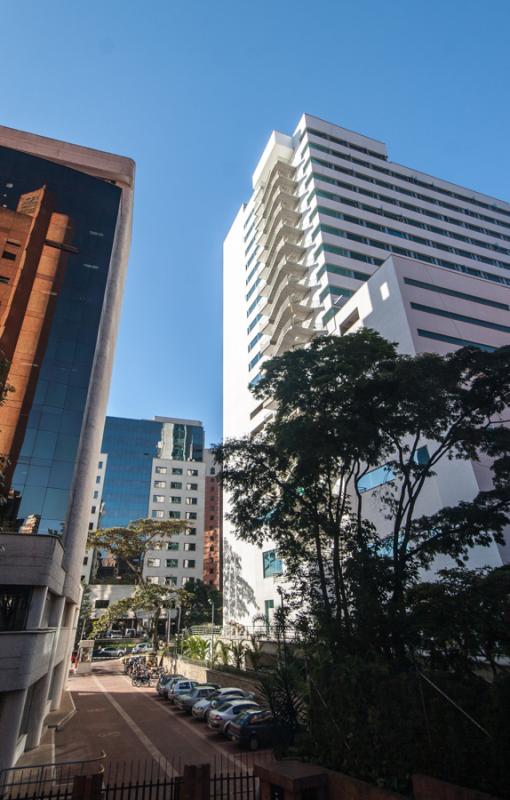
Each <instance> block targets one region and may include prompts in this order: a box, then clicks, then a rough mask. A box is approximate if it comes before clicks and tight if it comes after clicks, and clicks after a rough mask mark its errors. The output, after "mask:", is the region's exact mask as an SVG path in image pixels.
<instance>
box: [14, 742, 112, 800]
mask: <svg viewBox="0 0 510 800" xmlns="http://www.w3.org/2000/svg"><path fill="white" fill-rule="evenodd" d="M105 758H106V753H105V752H104V751H103V752H102V753H101V755H100V756H99V757H98V758H91V759H88V760H85V761H65V762H61V763H58V762H51V763H46V764H39V765H37V766H31V767H30V766H29V767H11V768H10V769H4V770H3V771H2V772H1V773H0V798H1V800H46V799H48V800H68V798H71V797H72V793H73V785H74V782H75V779H76V778H77V777H79V776H84V775H102V773H103V772H104V759H105Z"/></svg>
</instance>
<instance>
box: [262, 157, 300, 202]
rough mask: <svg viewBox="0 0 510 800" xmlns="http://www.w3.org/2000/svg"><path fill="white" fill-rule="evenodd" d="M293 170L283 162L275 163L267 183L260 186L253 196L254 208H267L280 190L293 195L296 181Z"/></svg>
mask: <svg viewBox="0 0 510 800" xmlns="http://www.w3.org/2000/svg"><path fill="white" fill-rule="evenodd" d="M294 175H295V169H294V167H291V166H290V165H289V164H285V163H284V162H283V161H277V163H276V164H275V166H274V167H273V169H272V171H271V173H270V175H269V177H268V179H267V182H266V184H265V185H264V186H261V188H260V190H259V191H258V192H257V194H256V195H255V208H256V209H257V210H258V209H259V208H260V207H261V206H265V207H268V206H270V205H271V204H272V198H273V197H274V195H275V193H276V192H278V191H279V190H280V189H281V190H283V191H285V192H287V193H288V194H290V195H293V194H294V193H295V191H296V181H295V180H294Z"/></svg>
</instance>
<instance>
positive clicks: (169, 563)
mask: <svg viewBox="0 0 510 800" xmlns="http://www.w3.org/2000/svg"><path fill="white" fill-rule="evenodd" d="M178 565H179V561H178V559H177V558H167V559H166V564H165V566H166V567H167V569H177V567H178Z"/></svg>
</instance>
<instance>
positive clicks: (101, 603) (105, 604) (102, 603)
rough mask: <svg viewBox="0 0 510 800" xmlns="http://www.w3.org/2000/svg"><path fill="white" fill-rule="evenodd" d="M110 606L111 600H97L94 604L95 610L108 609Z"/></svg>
mask: <svg viewBox="0 0 510 800" xmlns="http://www.w3.org/2000/svg"><path fill="white" fill-rule="evenodd" d="M109 605H110V601H109V600H96V602H95V603H94V608H108V606H109Z"/></svg>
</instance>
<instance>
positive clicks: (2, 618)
mask: <svg viewBox="0 0 510 800" xmlns="http://www.w3.org/2000/svg"><path fill="white" fill-rule="evenodd" d="M31 597H32V591H31V590H30V589H25V588H19V587H17V586H3V587H2V591H1V592H0V631H22V630H25V628H26V625H27V619H28V611H29V608H30V600H31Z"/></svg>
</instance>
